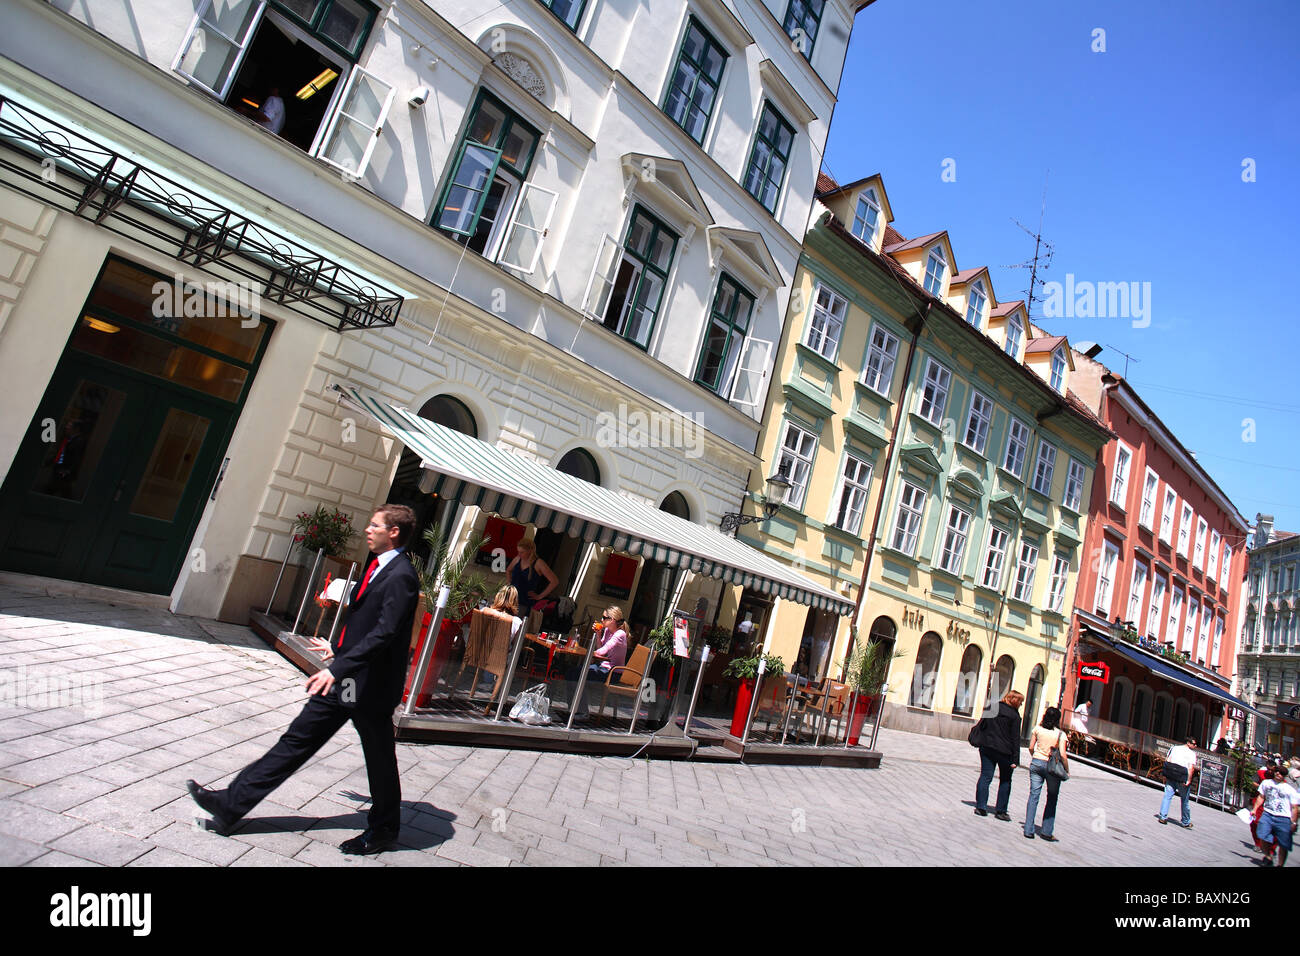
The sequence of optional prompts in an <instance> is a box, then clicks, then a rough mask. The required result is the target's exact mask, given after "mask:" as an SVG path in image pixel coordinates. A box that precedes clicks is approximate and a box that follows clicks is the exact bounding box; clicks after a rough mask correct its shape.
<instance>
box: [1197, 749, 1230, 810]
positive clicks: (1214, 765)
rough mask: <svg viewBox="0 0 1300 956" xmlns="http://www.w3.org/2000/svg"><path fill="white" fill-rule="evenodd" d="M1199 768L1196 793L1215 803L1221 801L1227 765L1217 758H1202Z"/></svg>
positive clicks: (1223, 793) (1222, 800)
mask: <svg viewBox="0 0 1300 956" xmlns="http://www.w3.org/2000/svg"><path fill="white" fill-rule="evenodd" d="M1200 769H1201V777H1200V782H1199V783H1198V784H1197V789H1196V795H1197V796H1198V797H1209V798H1210V799H1211V800H1213V801H1214V802H1215V803H1223V802H1224V798H1225V789H1226V787H1227V785H1228V765H1227V764H1226V763H1219V761H1217V760H1202V761H1201V768H1200Z"/></svg>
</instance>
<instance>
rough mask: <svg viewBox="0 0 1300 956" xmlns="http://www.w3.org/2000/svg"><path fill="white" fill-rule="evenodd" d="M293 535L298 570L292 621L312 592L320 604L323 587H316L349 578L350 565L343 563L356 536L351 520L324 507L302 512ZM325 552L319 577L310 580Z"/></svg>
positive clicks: (290, 609)
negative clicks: (328, 580)
mask: <svg viewBox="0 0 1300 956" xmlns="http://www.w3.org/2000/svg"><path fill="white" fill-rule="evenodd" d="M290 531H291V532H292V533H293V545H292V547H293V550H294V553H295V554H296V556H297V557H296V558H295V559H294V560H295V562H296V563H297V565H298V568H299V570H298V571H297V576H296V578H295V583H294V587H293V590H292V591H291V592H290V594H289V604H288V608H287V613H288V615H289V617H290V619H292V618H293V616H294V615H296V614H297V612H298V608H299V607H300V606H301V604H302V602H303V600H304V597H305V596H306V595H307V594H308V591H311V592H312V593H311V597H312V599H313V600H317V601H318V600H319V596H320V592H321V590H322V587H323V585H322V586H321V587H318V586H317V584H318V582H320V581H324V580H325V579H326V578H327V577H335V578H341V577H345V576H346V575H347V567H348V565H347V562H346V561H345V560H343V557H344V555H346V554H347V553H348V551H349V549H350V546H351V544H352V540H353V539H354V538H356V536H357V530H356V528H354V527H352V516H351V515H349V514H344V513H343V512H342V511H339V510H338V509H337V508H335V509H334V510H332V511H331V510H330V509H328V508H326V507H325V506H324V505H317V506H316V510H315V511H300V512H299V513H298V514H297V515H296V516H295V517H294V519H293V524H292V525H291V526H290ZM322 550H323V551H324V552H325V560H324V561H323V562H321V567H320V569H319V570H318V572H317V574H318V577H317V578H316V579H315V580H313V579H312V578H311V572H312V568H313V567H314V566H315V563H316V552H318V551H322Z"/></svg>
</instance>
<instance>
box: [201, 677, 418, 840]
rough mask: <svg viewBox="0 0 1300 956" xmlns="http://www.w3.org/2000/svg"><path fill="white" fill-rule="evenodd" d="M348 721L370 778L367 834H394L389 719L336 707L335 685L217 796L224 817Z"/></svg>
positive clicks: (251, 802) (252, 802) (270, 786)
mask: <svg viewBox="0 0 1300 956" xmlns="http://www.w3.org/2000/svg"><path fill="white" fill-rule="evenodd" d="M349 720H351V721H352V724H353V726H355V727H356V728H357V733H358V734H360V736H361V751H362V753H363V754H364V755H365V759H366V775H367V776H368V777H369V778H370V801H371V802H370V814H369V818H368V826H367V829H369V830H371V831H383V832H387V833H393V834H396V833H397V830H398V827H399V824H400V822H401V803H402V789H401V780H400V779H399V777H398V774H397V743H396V741H395V739H394V737H393V716H392V714H391V713H376V712H373V711H365V710H358V709H357V708H355V707H346V706H344V705H343V704H342V703H340V702H339V692H338V687H337V686H335V687H334V688H332V689H331V690H330V692H329V693H328V694H326V695H325V696H323V697H322V696H320V695H315V696H313V697H312V698H311V699H310V700H309V701H307V703H306V705H305V706H304V707H303V709H302V712H301V713H299V714H298V716H297V717H295V718H294V720H293V723H291V724H290V725H289V729H288V730H286V731H285V732H284V734H283V735H282V736H281V737H280V739H279V740H278V741H276V744H275V746H274V747H272V748H271V749H270V750H268V751H267V752H266V754H265V756H263V757H261V758H260V759H258V760H255V761H254V762H253V763H251V764H249V765H248V766H247V767H245V768H244V769H243V770H242V771H240V773H239V776H238V777H236V778H235V780H234V782H233V783H231V785H230V786H229V787H228V788H227V789H226V791H225V793H224V794H223V795H222V801H223V803H224V804H225V808H226V811H227V813H228V815H229V816H231V817H232V818H238V817H242V816H244V815H245V814H246V813H248V812H249V811H250V810H252V809H253V807H255V806H257V804H258V803H260V802H261V801H262V799H263V798H264V797H266V795H267V794H269V793H270V792H271V791H272V790H274V789H275V788H276V787H278V786H280V784H282V783H284V782H285V781H286V780H288V779H289V777H291V776H292V775H293V774H294V772H295V771H297V770H298V768H299V767H301V766H302V765H303V764H305V763H306V762H307V761H308V760H310V759H311V758H312V756H313V755H314V754H315V753H316V751H318V750H320V748H321V747H323V746H325V743H326V741H328V740H329V739H330V738H331V737H333V736H334V735H335V734H336V733H337V732H338V730H339V728H340V727H342V726H343V725H344V724H346V723H347V722H348V721H349Z"/></svg>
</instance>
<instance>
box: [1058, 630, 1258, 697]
mask: <svg viewBox="0 0 1300 956" xmlns="http://www.w3.org/2000/svg"><path fill="white" fill-rule="evenodd" d="M1084 630H1086V631H1087V632H1088V637H1089V638H1090V639H1091V640H1094V641H1096V642H1097V643H1099V644H1104V645H1106V647H1107V649H1109V650H1112V651H1114V652H1115V653H1116V654H1118V655H1120V656H1121V657H1124V658H1127V659H1128V660H1130V661H1132V662H1133V663H1135V664H1137V665H1138V666H1140V667H1144V668H1146V669H1147V670H1149V671H1151V673H1153V674H1157V675H1159V676H1160V677H1163V678H1165V679H1166V680H1171V681H1173V682H1174V683H1175V684H1181V685H1182V686H1184V687H1188V688H1190V689H1192V690H1194V691H1198V692H1200V693H1202V694H1205V695H1207V696H1209V697H1213V698H1215V699H1216V700H1221V701H1223V702H1224V703H1225V704H1228V705H1230V706H1232V707H1238V708H1240V709H1241V710H1244V711H1248V712H1249V713H1252V714H1255V715H1256V716H1258V717H1268V716H1269V715H1268V714H1265V713H1264V712H1263V711H1260V710H1258V709H1257V708H1255V707H1251V706H1250V704H1248V703H1246V702H1245V701H1244V700H1242V699H1241V698H1239V697H1234V696H1233V695H1232V694H1229V693H1228V692H1227V691H1226V690H1223V689H1221V688H1219V687H1215V686H1214V685H1213V684H1211V683H1210V682H1209V681H1207V680H1202V679H1201V678H1199V677H1197V676H1195V675H1194V674H1189V673H1187V671H1185V670H1183V669H1182V668H1180V667H1175V666H1174V665H1173V664H1170V663H1169V662H1168V661H1165V660H1163V659H1161V658H1160V657H1157V656H1156V655H1154V654H1150V653H1148V652H1146V651H1143V650H1142V649H1141V648H1138V647H1134V646H1133V645H1131V644H1126V643H1124V642H1123V641H1117V640H1115V639H1114V638H1112V637H1110V636H1109V635H1107V634H1103V633H1101V632H1100V631H1098V630H1096V629H1094V628H1091V627H1087V626H1086V625H1085V627H1084Z"/></svg>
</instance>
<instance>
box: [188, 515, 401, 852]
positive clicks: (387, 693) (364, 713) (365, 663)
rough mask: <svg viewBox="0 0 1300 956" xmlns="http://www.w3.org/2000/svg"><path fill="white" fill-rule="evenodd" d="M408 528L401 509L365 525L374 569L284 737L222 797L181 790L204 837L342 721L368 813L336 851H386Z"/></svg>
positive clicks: (397, 788)
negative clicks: (363, 778)
mask: <svg viewBox="0 0 1300 956" xmlns="http://www.w3.org/2000/svg"><path fill="white" fill-rule="evenodd" d="M414 528H415V514H414V513H413V512H412V511H411V509H410V508H408V507H406V506H405V505H384V506H383V507H382V508H380V509H379V510H378V511H376V512H375V513H374V516H373V517H372V518H371V519H370V525H369V526H368V527H367V528H366V541H367V543H368V544H369V545H370V550H371V552H372V553H373V554H374V555H375V557H374V560H372V561H371V562H370V565H369V566H368V567H367V568H366V573H365V576H364V577H363V578H362V579H361V583H360V584H359V585H358V586H357V588H356V590H355V591H354V592H353V596H352V602H351V604H350V605H349V608H348V614H347V618H346V626H345V627H344V628H343V631H342V633H341V634H340V635H339V639H338V642H337V643H336V645H335V646H334V647H333V648H332V650H333V655H332V656H333V663H331V664H330V665H329V667H326V668H322V669H321V670H319V671H317V672H316V673H315V674H313V675H312V676H311V677H310V678H308V679H307V692H308V693H309V694H310V695H311V697H310V698H309V699H308V701H307V704H306V706H304V707H303V709H302V712H301V713H300V714H299V715H298V716H297V717H296V718H295V719H294V721H293V723H292V724H290V725H289V729H288V730H286V731H285V732H284V736H282V737H281V738H280V739H279V741H278V742H277V743H276V744H275V746H274V747H272V748H271V749H270V750H269V751H267V753H266V755H265V756H263V757H262V758H261V759H259V760H256V761H254V762H253V763H251V764H249V765H248V766H247V767H245V768H244V769H243V770H242V771H240V774H239V776H237V777H236V778H235V779H234V782H232V783H231V784H230V786H229V787H228V788H227V789H225V790H209V789H207V788H206V787H201V786H199V785H198V784H197V783H195V782H194V781H193V780H189V781H187V782H186V786H187V787H188V788H189V791H190V796H192V797H193V798H194V801H195V802H196V803H197V804H198V805H199V806H200V807H202V808H203V809H204V810H206V811H207V812H208V813H210V814H212V826H211V828H212V829H215V830H216V831H217V832H219V833H223V834H224V833H226V832H228V831H229V830H230V828H231V827H233V826H234V825H235V824H236V823H237V822H238V821H239V819H240V818H241V817H242V816H244V814H246V813H248V811H250V810H252V809H253V807H255V806H256V805H257V804H258V802H259V801H260V800H261V799H262V798H263V797H265V796H266V795H267V794H268V793H270V792H271V791H272V790H274V789H275V788H276V787H278V786H279V785H280V784H282V783H284V781H285V780H287V779H289V777H290V776H291V775H292V774H293V773H294V772H295V771H296V770H297V769H298V768H299V767H301V766H302V765H303V764H305V763H306V762H307V761H308V760H309V759H311V757H312V755H313V754H315V753H316V751H318V750H319V749H320V748H321V747H322V746H324V744H325V742H326V741H327V740H329V739H330V738H331V737H333V736H334V734H335V733H336V732H337V731H338V729H339V728H340V727H342V726H343V725H344V724H345V723H347V722H348V721H349V720H351V721H352V723H353V725H354V726H355V727H356V728H357V733H358V734H360V736H361V750H362V753H364V754H365V758H366V774H367V775H368V776H369V778H370V798H371V806H370V814H369V817H368V819H367V827H366V831H365V832H364V833H362V834H361V835H360V836H357V837H353V838H352V839H350V840H345V841H344V842H343V844H342V846H341V847H340V849H341V850H342V851H343V852H344V853H353V854H371V853H378V852H380V851H381V850H385V849H388V848H389V847H390V846H392V844H393V842H394V841H395V840H396V838H397V830H398V826H399V824H400V811H401V800H402V792H401V782H400V780H399V779H398V775H397V746H396V743H395V741H394V739H393V708H395V707H396V706H397V704H398V702H399V701H400V700H401V697H402V686H403V683H404V680H405V677H406V666H407V650H408V648H409V646H410V641H411V625H412V623H413V621H414V619H415V608H416V604H417V602H418V600H419V596H420V582H419V578H418V576H417V575H416V573H415V568H414V567H412V566H411V562H410V560H409V559H408V558H407V556H406V554H405V553H404V551H405V545H406V543H407V540H408V539H409V538H410V535H411V533H412V531H413V530H414ZM322 643H323V642H322ZM327 659H328V658H327Z"/></svg>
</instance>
